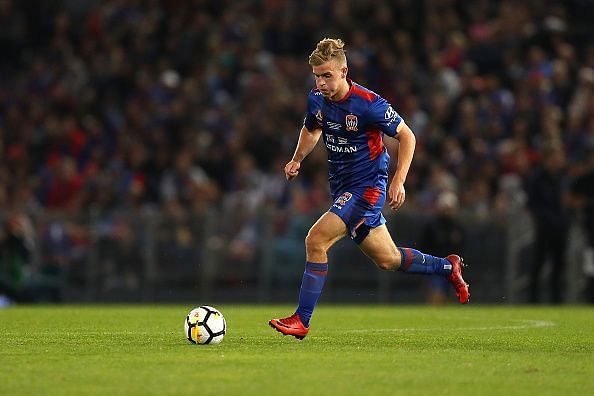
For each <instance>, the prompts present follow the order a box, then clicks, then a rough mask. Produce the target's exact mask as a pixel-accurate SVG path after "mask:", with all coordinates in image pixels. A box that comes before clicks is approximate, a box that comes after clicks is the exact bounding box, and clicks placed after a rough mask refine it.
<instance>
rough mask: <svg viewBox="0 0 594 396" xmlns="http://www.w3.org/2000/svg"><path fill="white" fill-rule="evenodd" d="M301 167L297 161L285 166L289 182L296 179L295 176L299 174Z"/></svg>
mask: <svg viewBox="0 0 594 396" xmlns="http://www.w3.org/2000/svg"><path fill="white" fill-rule="evenodd" d="M300 167H301V163H300V162H297V161H293V160H291V161H289V162H288V163H287V165H285V177H286V178H287V180H291V179H294V178H295V176H297V175H298V174H299V168H300Z"/></svg>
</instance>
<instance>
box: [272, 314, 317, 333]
mask: <svg viewBox="0 0 594 396" xmlns="http://www.w3.org/2000/svg"><path fill="white" fill-rule="evenodd" d="M268 324H269V325H270V327H272V328H273V329H276V331H278V332H279V333H283V334H284V335H292V336H293V337H295V338H297V339H298V340H302V339H304V338H305V336H306V335H307V333H308V332H309V327H305V326H304V325H303V323H302V322H301V318H300V317H299V314H298V313H296V312H295V313H294V314H293V315H291V316H289V317H288V318H282V319H271V320H270V321H269V322H268Z"/></svg>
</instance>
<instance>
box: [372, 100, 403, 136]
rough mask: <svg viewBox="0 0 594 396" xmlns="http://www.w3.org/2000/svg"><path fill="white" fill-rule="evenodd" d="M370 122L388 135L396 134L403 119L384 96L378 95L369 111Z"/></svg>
mask: <svg viewBox="0 0 594 396" xmlns="http://www.w3.org/2000/svg"><path fill="white" fill-rule="evenodd" d="M367 116H368V122H369V124H371V125H375V126H377V127H379V128H380V129H381V130H382V132H384V133H385V134H386V135H388V136H392V137H394V136H396V134H397V133H398V131H397V130H396V129H397V128H398V125H399V124H400V123H401V122H402V121H403V120H402V117H401V116H400V114H398V113H397V112H396V110H394V108H393V107H392V106H391V105H390V103H388V101H387V100H385V99H384V98H382V97H379V96H378V97H377V99H376V100H374V101H373V102H372V103H371V105H370V106H369V111H368V114H367Z"/></svg>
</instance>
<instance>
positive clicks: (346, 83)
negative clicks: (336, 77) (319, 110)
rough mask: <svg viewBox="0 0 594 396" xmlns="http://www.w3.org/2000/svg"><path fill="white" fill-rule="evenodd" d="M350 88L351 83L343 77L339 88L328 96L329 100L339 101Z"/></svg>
mask: <svg viewBox="0 0 594 396" xmlns="http://www.w3.org/2000/svg"><path fill="white" fill-rule="evenodd" d="M350 90H351V85H350V84H349V81H348V80H347V79H346V78H345V80H344V84H342V85H341V87H340V89H339V90H338V91H337V92H336V94H334V95H333V96H331V97H330V100H331V101H333V102H340V101H341V100H343V99H344V98H345V97H346V96H347V95H348V93H349V91H350Z"/></svg>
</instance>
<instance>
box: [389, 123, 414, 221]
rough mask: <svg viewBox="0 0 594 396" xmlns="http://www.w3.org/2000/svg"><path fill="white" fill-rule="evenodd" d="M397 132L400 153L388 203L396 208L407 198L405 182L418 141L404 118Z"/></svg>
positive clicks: (397, 156)
mask: <svg viewBox="0 0 594 396" xmlns="http://www.w3.org/2000/svg"><path fill="white" fill-rule="evenodd" d="M396 132H397V133H396V136H394V138H396V139H397V140H398V142H399V144H398V153H397V155H396V156H395V157H396V158H398V163H397V165H396V172H394V177H393V178H392V181H391V182H390V187H389V188H388V205H390V207H391V208H392V209H394V210H396V209H398V208H400V207H401V206H402V204H403V203H404V200H405V199H406V191H405V189H404V182H405V181H406V176H407V175H408V170H409V169H410V164H411V162H412V159H413V155H414V152H415V146H416V142H417V140H416V138H415V135H414V133H413V132H412V130H411V129H410V128H409V126H408V125H406V123H405V122H404V120H401V121H400V123H399V124H398V126H397V127H396Z"/></svg>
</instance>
